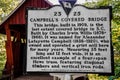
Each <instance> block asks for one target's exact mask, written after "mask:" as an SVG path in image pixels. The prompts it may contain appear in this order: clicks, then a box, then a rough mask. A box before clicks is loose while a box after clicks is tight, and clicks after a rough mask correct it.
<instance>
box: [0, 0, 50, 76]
mask: <svg viewBox="0 0 120 80" xmlns="http://www.w3.org/2000/svg"><path fill="white" fill-rule="evenodd" d="M50 6H51V4H50V3H49V2H47V1H45V0H23V1H22V2H21V3H20V4H19V5H18V7H17V8H16V9H15V10H14V11H12V12H11V13H10V14H9V15H8V17H7V18H6V19H5V20H4V21H3V22H2V23H1V24H0V33H2V34H6V36H7V41H6V51H7V62H6V70H7V73H9V74H10V73H12V71H14V76H18V75H21V74H22V73H23V71H24V70H23V69H24V68H23V65H24V64H23V59H24V55H25V44H26V19H25V18H26V16H25V14H26V8H28V7H34V8H47V7H50ZM11 37H13V38H11Z"/></svg>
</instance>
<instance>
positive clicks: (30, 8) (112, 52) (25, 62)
mask: <svg viewBox="0 0 120 80" xmlns="http://www.w3.org/2000/svg"><path fill="white" fill-rule="evenodd" d="M56 6H60V5H54V6H52V7H56ZM75 6H82V7H84V8H87V9H90V10H96V9H97V10H99V9H109V13H110V14H109V18H110V24H109V25H110V43H111V44H110V45H111V46H110V48H111V53H110V54H111V72H110V73H109V72H80V71H79V72H63V71H62V72H58V71H57V72H55V71H27V39H28V21H27V20H28V11H29V10H49V9H50V8H52V7H49V8H35V7H27V8H26V14H25V15H26V34H27V36H26V54H25V59H24V70H23V72H24V74H47V73H84V74H100V75H106V74H107V75H114V51H113V46H112V33H111V20H112V7H111V6H106V7H105V6H101V7H99V8H88V7H85V6H83V5H75Z"/></svg>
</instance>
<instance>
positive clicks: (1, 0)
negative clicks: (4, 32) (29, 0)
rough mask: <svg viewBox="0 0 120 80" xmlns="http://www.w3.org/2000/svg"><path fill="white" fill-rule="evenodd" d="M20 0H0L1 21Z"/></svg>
mask: <svg viewBox="0 0 120 80" xmlns="http://www.w3.org/2000/svg"><path fill="white" fill-rule="evenodd" d="M18 3H19V0H0V22H1V21H2V20H3V19H4V18H5V17H6V16H7V15H8V14H9V13H10V12H11V11H12V10H13V9H14V8H15V7H16V6H17V4H18Z"/></svg>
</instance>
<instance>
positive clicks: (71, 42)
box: [26, 0, 113, 74]
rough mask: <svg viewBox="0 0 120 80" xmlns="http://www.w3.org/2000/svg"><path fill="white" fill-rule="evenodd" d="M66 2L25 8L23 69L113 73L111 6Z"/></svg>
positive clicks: (30, 70) (65, 0)
mask: <svg viewBox="0 0 120 80" xmlns="http://www.w3.org/2000/svg"><path fill="white" fill-rule="evenodd" d="M69 1H70V2H69ZM69 1H67V0H64V1H63V0H60V3H61V5H56V6H53V7H51V8H48V9H37V8H36V9H35V8H32V9H31V8H29V9H28V10H27V57H26V58H27V59H26V60H27V61H26V63H27V64H26V71H27V72H81V73H108V74H109V73H110V74H111V73H113V52H112V46H111V44H112V43H111V17H110V15H111V8H110V7H104V8H98V9H89V8H86V7H84V6H80V5H74V4H75V2H74V0H73V1H72V0H69Z"/></svg>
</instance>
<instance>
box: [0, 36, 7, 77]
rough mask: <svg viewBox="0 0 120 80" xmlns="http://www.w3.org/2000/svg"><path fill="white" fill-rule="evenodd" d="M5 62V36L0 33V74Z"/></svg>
mask: <svg viewBox="0 0 120 80" xmlns="http://www.w3.org/2000/svg"><path fill="white" fill-rule="evenodd" d="M5 63H6V50H5V36H4V35H1V34H0V76H1V74H2V70H3V69H4V67H5Z"/></svg>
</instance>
